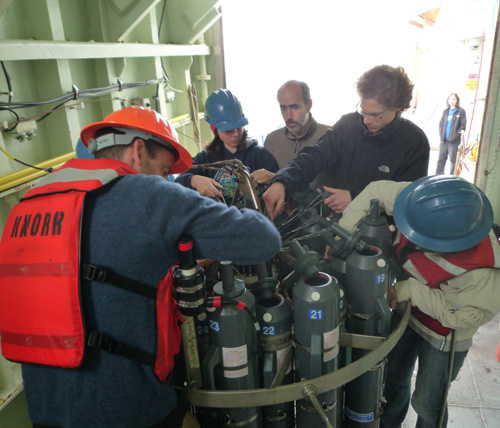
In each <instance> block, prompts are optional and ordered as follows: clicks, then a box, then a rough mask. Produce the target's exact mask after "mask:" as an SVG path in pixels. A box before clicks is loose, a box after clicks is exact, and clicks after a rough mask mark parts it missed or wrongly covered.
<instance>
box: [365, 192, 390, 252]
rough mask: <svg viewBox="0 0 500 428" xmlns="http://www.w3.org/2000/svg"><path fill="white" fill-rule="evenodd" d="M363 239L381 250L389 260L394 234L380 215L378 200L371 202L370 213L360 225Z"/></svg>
mask: <svg viewBox="0 0 500 428" xmlns="http://www.w3.org/2000/svg"><path fill="white" fill-rule="evenodd" d="M359 232H360V233H361V239H362V240H363V241H364V242H366V243H367V244H368V245H371V246H374V247H377V248H380V250H381V251H382V254H384V255H385V256H386V257H387V258H388V257H390V255H391V251H392V232H391V231H390V229H389V225H388V224H387V220H386V218H385V217H384V216H382V215H381V214H380V210H379V201H378V199H372V200H371V201H370V212H369V214H368V215H367V216H366V217H365V218H364V219H363V221H362V222H361V224H360V225H359Z"/></svg>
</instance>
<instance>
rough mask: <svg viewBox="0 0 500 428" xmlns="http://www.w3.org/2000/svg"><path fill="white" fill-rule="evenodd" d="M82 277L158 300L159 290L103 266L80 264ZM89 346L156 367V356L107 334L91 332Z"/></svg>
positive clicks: (88, 340)
mask: <svg viewBox="0 0 500 428" xmlns="http://www.w3.org/2000/svg"><path fill="white" fill-rule="evenodd" d="M80 276H81V277H82V278H83V279H88V280H89V281H99V282H104V283H106V284H110V285H112V286H114V287H117V288H120V289H122V290H125V291H130V292H131V293H135V294H139V295H140V296H143V297H146V298H148V299H151V300H156V293H157V291H158V290H157V289H156V288H155V287H151V286H150V285H147V284H144V283H142V282H140V281H136V280H135V279H131V278H127V277H126V276H122V275H120V274H117V273H115V272H112V271H110V270H109V269H107V268H105V267H103V266H96V265H91V264H89V263H81V264H80ZM87 345H88V346H90V347H92V348H100V349H102V350H103V351H106V352H109V353H110V354H115V355H120V356H122V357H125V358H129V359H132V360H134V361H138V362H140V363H142V364H146V365H148V366H152V367H154V365H155V361H156V355H155V354H151V353H149V352H146V351H142V350H140V349H138V348H135V347H134V346H130V345H127V344H125V343H123V342H119V341H117V340H115V339H113V338H112V337H111V336H110V335H108V334H106V333H99V332H97V331H93V332H91V333H90V334H89V335H88V337H87Z"/></svg>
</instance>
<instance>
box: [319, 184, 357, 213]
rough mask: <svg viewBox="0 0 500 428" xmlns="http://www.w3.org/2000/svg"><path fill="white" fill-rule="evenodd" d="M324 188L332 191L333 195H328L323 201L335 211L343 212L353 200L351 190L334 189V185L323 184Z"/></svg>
mask: <svg viewBox="0 0 500 428" xmlns="http://www.w3.org/2000/svg"><path fill="white" fill-rule="evenodd" d="M323 188H324V189H325V190H326V191H327V192H330V193H331V195H330V196H328V198H326V199H325V200H324V201H323V202H324V203H325V204H326V205H328V207H329V208H330V209H331V210H332V211H335V212H336V213H339V214H341V213H343V212H344V210H345V208H346V207H347V205H349V203H350V202H351V200H352V199H351V192H349V190H343V189H334V188H333V187H327V186H323Z"/></svg>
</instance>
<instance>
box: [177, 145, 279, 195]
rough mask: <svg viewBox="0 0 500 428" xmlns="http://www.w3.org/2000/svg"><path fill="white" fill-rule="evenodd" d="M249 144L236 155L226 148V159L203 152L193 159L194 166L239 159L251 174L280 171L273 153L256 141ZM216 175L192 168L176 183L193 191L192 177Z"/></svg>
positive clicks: (211, 176) (179, 177)
mask: <svg viewBox="0 0 500 428" xmlns="http://www.w3.org/2000/svg"><path fill="white" fill-rule="evenodd" d="M248 143H249V144H248V146H247V147H246V148H244V149H242V150H238V151H236V152H235V153H231V152H230V151H229V150H227V149H226V148H225V147H224V159H217V158H215V157H214V156H212V155H210V154H209V153H208V152H207V151H206V150H203V151H201V152H200V153H198V154H197V155H196V156H195V157H194V158H193V164H196V165H202V164H205V163H212V162H218V161H221V160H230V159H239V160H240V161H241V162H242V163H243V165H245V166H246V167H248V168H249V169H250V172H254V171H257V170H258V169H267V170H268V171H269V172H277V171H278V170H279V167H278V162H276V159H274V156H273V155H272V154H271V153H269V152H268V151H267V150H266V149H265V148H264V147H261V146H259V145H258V144H257V141H256V140H250V141H249V142H248ZM216 173H217V171H214V170H206V169H198V168H191V169H190V170H189V171H187V172H185V173H183V174H180V175H179V176H178V177H177V178H176V179H175V181H176V182H177V183H180V184H182V185H183V186H185V187H188V188H190V189H192V187H191V177H192V176H193V175H203V176H205V177H210V178H215V175H216Z"/></svg>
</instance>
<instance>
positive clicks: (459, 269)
mask: <svg viewBox="0 0 500 428" xmlns="http://www.w3.org/2000/svg"><path fill="white" fill-rule="evenodd" d="M407 244H408V240H407V239H406V238H405V237H404V236H403V235H401V233H398V236H397V238H396V241H395V243H394V245H395V249H396V254H397V255H398V256H399V254H400V253H401V251H402V250H403V248H404V247H405V246H406V245H407ZM478 268H497V269H500V245H499V242H498V238H497V237H496V235H495V234H494V232H493V231H491V232H490V233H489V235H488V236H486V238H484V239H483V240H482V241H481V242H480V243H479V244H477V245H476V246H474V247H472V248H469V249H467V250H463V251H460V252H457V253H439V254H437V253H433V252H427V251H426V252H423V251H414V252H411V253H409V255H408V256H407V259H406V261H405V263H404V264H403V269H404V270H405V271H406V272H407V273H408V274H409V275H411V276H412V277H413V278H415V279H416V280H418V281H419V282H420V283H422V284H425V285H427V286H428V287H431V288H434V289H438V288H439V284H441V283H443V282H445V281H447V280H449V279H451V278H454V277H457V276H459V275H461V274H463V273H465V272H468V271H471V270H474V269H478ZM412 314H413V316H414V317H415V318H416V319H418V320H419V321H420V322H421V323H422V324H424V325H425V326H427V327H428V328H430V329H431V330H433V331H434V332H436V333H438V334H440V335H442V336H447V335H448V334H449V333H450V329H449V328H447V327H444V326H443V325H442V324H441V323H440V322H439V321H438V320H436V319H434V318H432V317H431V316H429V315H427V314H425V313H423V312H422V311H421V310H420V309H418V307H416V306H414V307H412Z"/></svg>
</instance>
